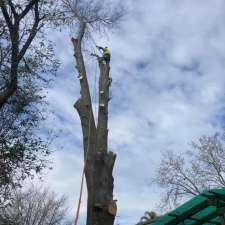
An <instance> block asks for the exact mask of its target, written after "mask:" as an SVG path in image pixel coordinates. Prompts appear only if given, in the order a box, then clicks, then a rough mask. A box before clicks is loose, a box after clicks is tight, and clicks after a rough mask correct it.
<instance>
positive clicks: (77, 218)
mask: <svg viewBox="0 0 225 225" xmlns="http://www.w3.org/2000/svg"><path fill="white" fill-rule="evenodd" d="M96 83H97V64H96V69H95V77H94V90H93V96H92V98H93V97H94V99H95V100H96V98H97V97H96V96H97V85H96ZM91 109H92V106H91V108H90V113H89V122H88V123H89V125H88V144H87V151H86V156H85V160H84V166H83V171H82V176H81V185H80V194H79V199H78V204H77V209H76V217H75V222H74V225H77V224H78V220H79V215H80V207H81V200H82V196H83V190H84V177H85V168H86V164H87V159H88V153H89V149H90V136H91V112H92V111H91ZM95 110H96V108H95Z"/></svg>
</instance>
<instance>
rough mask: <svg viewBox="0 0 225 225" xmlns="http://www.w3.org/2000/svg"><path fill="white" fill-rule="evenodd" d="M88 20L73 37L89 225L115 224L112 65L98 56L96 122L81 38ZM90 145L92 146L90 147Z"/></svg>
mask: <svg viewBox="0 0 225 225" xmlns="http://www.w3.org/2000/svg"><path fill="white" fill-rule="evenodd" d="M85 28H86V24H85V23H84V22H81V23H80V30H79V35H78V36H77V37H76V38H72V43H73V46H74V56H75V60H76V69H77V72H78V74H79V75H80V76H82V77H83V79H81V80H80V86H81V97H80V98H79V99H78V100H77V101H76V103H75V104H74V107H75V108H76V110H77V111H78V113H79V116H80V120H81V126H82V131H83V144H84V159H85V161H86V167H85V177H86V183H87V190H88V202H87V223H86V224H87V225H113V223H114V219H115V215H116V203H115V201H114V200H113V187H114V185H113V182H114V179H113V175H112V172H113V167H114V163H115V159H116V155H115V154H114V153H113V152H110V151H108V102H109V87H110V77H109V71H110V68H109V66H108V65H106V64H104V63H103V62H102V61H101V60H100V58H98V62H99V69H100V78H99V102H100V103H101V104H104V107H101V106H100V104H99V110H98V122H97V125H96V124H95V120H94V115H93V110H92V102H91V96H90V90H89V85H88V80H87V76H86V69H85V64H84V58H83V54H82V46H81V45H82V39H83V36H84V33H85ZM101 91H104V93H100V92H101ZM88 142H89V144H88ZM88 146H90V149H89V150H87V148H88Z"/></svg>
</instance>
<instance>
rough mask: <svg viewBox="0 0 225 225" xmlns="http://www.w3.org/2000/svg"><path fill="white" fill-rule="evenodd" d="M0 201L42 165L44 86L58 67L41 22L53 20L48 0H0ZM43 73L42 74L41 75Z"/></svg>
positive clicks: (44, 162)
mask: <svg viewBox="0 0 225 225" xmlns="http://www.w3.org/2000/svg"><path fill="white" fill-rule="evenodd" d="M0 8H1V11H0V206H1V204H3V202H4V201H5V200H7V199H8V197H9V194H10V192H11V190H12V188H17V187H19V186H20V185H21V181H23V180H24V179H26V178H27V177H28V176H33V175H34V174H35V173H40V172H41V171H42V169H43V168H45V167H46V166H47V158H46V156H47V155H49V153H50V151H49V148H48V145H49V143H48V141H49V140H46V141H47V142H46V141H45V140H43V139H41V138H40V137H39V136H38V135H37V131H38V129H39V125H40V122H41V121H42V120H43V119H45V113H44V107H46V105H45V102H44V95H43V93H42V89H43V88H45V87H46V86H47V85H48V84H49V81H50V79H51V78H52V77H51V76H50V74H54V73H55V71H56V70H57V68H58V61H57V60H56V59H55V57H54V53H53V48H52V45H51V43H50V42H49V41H48V40H47V39H46V35H47V33H46V32H45V31H44V30H43V27H44V25H47V24H50V22H55V19H56V18H57V16H56V13H55V11H56V5H55V4H54V2H53V1H43V0H32V1H25V0H24V1H11V0H5V1H0ZM46 74H48V76H46Z"/></svg>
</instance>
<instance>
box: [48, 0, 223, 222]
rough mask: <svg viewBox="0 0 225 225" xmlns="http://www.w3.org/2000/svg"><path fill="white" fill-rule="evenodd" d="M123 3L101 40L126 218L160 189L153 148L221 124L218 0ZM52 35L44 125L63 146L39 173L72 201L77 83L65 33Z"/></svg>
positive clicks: (78, 138)
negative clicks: (56, 63) (117, 22)
mask: <svg viewBox="0 0 225 225" xmlns="http://www.w3.org/2000/svg"><path fill="white" fill-rule="evenodd" d="M129 5H130V7H131V12H130V13H129V15H128V16H127V18H126V20H125V21H124V22H123V25H122V28H121V30H119V31H118V32H116V33H114V34H112V35H111V37H110V38H109V39H107V41H106V43H107V45H109V46H110V47H111V50H112V65H111V76H112V77H113V84H112V88H111V94H112V97H113V99H112V102H110V103H111V105H110V115H109V118H110V121H109V129H110V132H109V146H110V147H109V148H110V149H113V150H114V151H115V152H116V153H117V155H118V159H117V162H116V167H115V197H116V198H117V199H118V204H119V215H120V217H118V219H119V222H120V225H128V224H132V223H133V224H134V223H135V222H137V220H138V219H139V217H140V216H141V215H142V213H144V211H145V210H151V209H152V208H154V207H155V204H156V203H157V201H159V199H160V192H159V191H158V190H155V189H154V188H152V187H150V186H149V185H148V183H149V180H150V179H151V177H152V175H153V171H154V168H155V167H156V165H157V162H158V160H159V158H160V152H161V151H164V150H166V149H175V150H176V151H183V150H186V148H187V147H188V145H187V143H188V142H190V141H191V140H193V139H196V138H197V137H199V136H200V135H202V134H210V133H213V132H215V131H216V130H218V129H220V128H221V127H222V126H223V125H224V121H222V122H221V121H218V118H220V116H222V115H223V113H224V100H225V99H224V97H225V96H224V94H225V92H224V85H225V76H224V71H225V64H224V60H225V45H224V40H225V26H224V25H225V24H224V17H225V10H224V9H225V2H224V1H223V0H208V1H205V0H198V1H196V0H184V1H180V0H152V1H148V0H140V1H134V0H133V1H129ZM54 39H55V40H56V49H57V53H58V54H59V56H60V58H61V59H62V68H61V70H60V72H59V78H58V79H57V80H56V83H55V85H54V87H53V88H52V89H51V90H49V95H48V99H49V101H50V106H51V108H52V110H54V111H55V115H56V118H55V121H52V120H50V121H49V123H48V127H52V126H54V128H55V129H58V130H60V129H61V130H62V132H61V133H60V137H59V138H58V140H57V142H56V143H57V144H55V148H56V149H57V147H58V146H59V145H62V146H64V149H63V151H61V152H56V153H55V156H54V162H55V163H54V165H55V167H54V170H53V171H52V172H51V173H50V174H49V175H48V176H47V181H48V184H49V185H50V186H51V187H52V188H53V189H55V190H56V191H57V192H58V193H64V194H67V195H68V196H69V201H70V206H71V208H72V205H73V204H74V200H75V199H76V196H77V195H78V192H79V179H80V173H81V167H82V161H81V159H82V134H81V128H80V121H79V117H78V114H77V113H76V112H75V110H74V108H73V103H74V100H75V99H77V98H78V97H79V85H78V82H77V80H76V77H75V67H74V59H73V55H72V46H71V44H70V38H69V37H68V35H67V33H65V32H62V33H58V34H54ZM97 41H98V43H104V40H103V39H101V40H97ZM89 63H90V64H91V63H92V61H91V60H90V61H89ZM93 76H94V75H93V72H92V73H90V74H89V78H90V79H91V80H92V81H93ZM215 121H216V122H215ZM84 202H85V200H84ZM70 213H71V214H74V209H71V212H70ZM84 214H85V204H83V210H82V216H83V217H84ZM83 217H82V218H83Z"/></svg>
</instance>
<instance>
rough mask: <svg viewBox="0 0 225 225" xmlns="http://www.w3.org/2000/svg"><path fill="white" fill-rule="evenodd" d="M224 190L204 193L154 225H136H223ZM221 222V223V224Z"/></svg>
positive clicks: (224, 211) (153, 224)
mask: <svg viewBox="0 0 225 225" xmlns="http://www.w3.org/2000/svg"><path fill="white" fill-rule="evenodd" d="M224 213H225V188H222V189H212V190H209V191H204V192H202V193H201V194H200V195H198V196H196V197H194V198H193V199H191V200H190V201H188V202H186V203H184V204H183V205H181V206H180V207H178V208H177V209H175V210H173V211H171V212H170V213H168V214H166V215H164V216H162V217H161V218H160V219H158V220H157V221H156V222H154V223H150V221H149V222H148V221H147V222H144V223H139V224H138V225H149V224H151V225H220V224H224V225H225V220H224ZM221 221H223V222H224V223H223V222H221Z"/></svg>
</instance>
